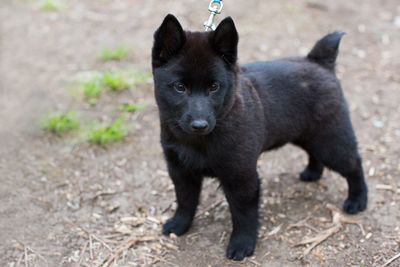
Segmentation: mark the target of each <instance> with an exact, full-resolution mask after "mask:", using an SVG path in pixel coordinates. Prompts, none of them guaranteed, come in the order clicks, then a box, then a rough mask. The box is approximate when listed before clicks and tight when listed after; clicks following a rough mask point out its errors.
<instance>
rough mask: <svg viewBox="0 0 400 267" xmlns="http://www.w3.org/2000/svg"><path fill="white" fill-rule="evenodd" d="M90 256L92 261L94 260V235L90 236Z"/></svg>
mask: <svg viewBox="0 0 400 267" xmlns="http://www.w3.org/2000/svg"><path fill="white" fill-rule="evenodd" d="M89 256H90V259H91V260H93V240H92V235H89Z"/></svg>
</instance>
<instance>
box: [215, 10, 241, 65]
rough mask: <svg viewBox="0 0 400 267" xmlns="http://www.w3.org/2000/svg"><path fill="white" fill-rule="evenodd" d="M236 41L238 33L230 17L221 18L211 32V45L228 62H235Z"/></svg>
mask: <svg viewBox="0 0 400 267" xmlns="http://www.w3.org/2000/svg"><path fill="white" fill-rule="evenodd" d="M238 42H239V35H238V33H237V31H236V27H235V23H234V22H233V20H232V18H231V17H227V18H225V19H223V20H222V21H221V23H220V24H219V25H218V27H217V28H216V29H215V31H214V32H212V33H211V43H212V46H213V47H214V49H215V50H216V51H217V53H218V54H219V55H220V56H221V57H222V58H223V59H224V60H225V61H227V62H228V63H230V64H235V63H236V60H237V46H238Z"/></svg>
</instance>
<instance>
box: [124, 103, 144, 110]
mask: <svg viewBox="0 0 400 267" xmlns="http://www.w3.org/2000/svg"><path fill="white" fill-rule="evenodd" d="M145 108H146V104H131V103H124V104H122V105H121V106H120V110H121V111H124V112H135V111H138V110H143V109H145Z"/></svg>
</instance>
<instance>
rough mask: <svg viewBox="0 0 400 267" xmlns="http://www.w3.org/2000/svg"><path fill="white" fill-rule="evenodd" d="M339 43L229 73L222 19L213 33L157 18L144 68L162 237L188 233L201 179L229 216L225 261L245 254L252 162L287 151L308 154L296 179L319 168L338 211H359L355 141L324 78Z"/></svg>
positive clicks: (332, 83) (254, 186)
mask: <svg viewBox="0 0 400 267" xmlns="http://www.w3.org/2000/svg"><path fill="white" fill-rule="evenodd" d="M342 35H343V34H342V33H332V34H329V35H327V36H326V37H324V38H322V39H321V40H320V41H318V42H317V44H316V45H315V47H314V48H313V49H312V51H311V52H310V54H309V55H308V56H307V57H305V58H292V59H281V60H275V61H267V62H257V63H253V64H248V65H244V66H241V67H239V66H238V65H237V63H236V61H237V44H238V39H239V38H238V33H237V31H236V28H235V25H234V23H233V20H232V19H231V18H229V17H228V18H226V19H224V20H223V21H222V22H221V23H220V25H219V26H218V27H217V29H216V30H215V31H214V32H184V31H183V30H182V27H181V26H180V24H179V22H178V20H177V19H176V18H175V17H174V16H172V15H168V16H167V17H166V18H165V20H164V22H163V23H162V25H161V26H160V28H159V29H158V30H157V31H156V33H155V35H154V46H153V51H152V52H153V53H152V66H153V74H154V83H155V97H156V101H157V104H158V107H159V112H160V123H161V144H162V148H163V151H164V154H165V158H166V161H167V165H168V171H169V174H170V176H171V179H172V181H173V183H174V185H175V192H176V198H177V202H178V208H177V211H176V213H175V215H174V216H173V217H172V218H171V219H170V220H169V221H167V222H166V223H165V225H164V228H163V233H164V234H169V233H175V234H177V235H182V234H184V233H185V232H187V231H188V229H189V227H190V225H191V223H192V220H193V217H194V215H195V212H196V207H197V204H198V201H199V195H200V191H201V184H202V179H203V177H205V176H210V177H217V178H218V179H219V181H220V183H221V186H222V189H223V191H224V193H225V195H226V198H227V200H228V203H229V207H230V211H231V214H232V224H233V231H232V235H231V237H230V241H229V245H228V249H227V257H228V258H230V259H234V260H242V259H243V258H244V257H246V256H249V255H251V254H252V253H253V251H254V248H255V245H256V239H257V228H258V202H259V194H260V181H259V177H258V173H257V168H256V164H257V159H258V157H259V155H260V154H261V153H262V152H263V151H267V150H271V149H275V148H278V147H281V146H283V145H285V144H287V143H292V144H295V145H297V146H299V147H301V148H303V149H304V150H305V151H306V152H307V153H308V155H309V164H308V166H307V167H306V169H305V170H304V171H303V172H302V173H301V175H300V179H301V180H303V181H315V180H318V179H320V177H321V175H322V172H323V168H324V166H325V167H328V168H330V169H332V170H334V171H336V172H338V173H340V174H341V175H342V176H344V177H345V178H346V179H347V182H348V185H349V194H348V198H347V200H346V201H345V203H344V207H343V208H344V210H345V211H346V212H347V213H351V214H353V213H357V212H359V211H362V210H364V209H365V208H366V206H367V185H366V183H365V181H364V176H363V170H362V165H361V158H360V156H359V154H358V151H357V142H356V137H355V135H354V133H353V128H352V125H351V121H350V117H349V111H348V108H347V104H346V101H345V99H344V97H343V93H342V89H341V86H340V82H339V81H338V79H337V78H336V76H335V74H334V66H335V59H336V56H337V53H338V46H339V42H340V39H341V37H342ZM198 125H200V127H198Z"/></svg>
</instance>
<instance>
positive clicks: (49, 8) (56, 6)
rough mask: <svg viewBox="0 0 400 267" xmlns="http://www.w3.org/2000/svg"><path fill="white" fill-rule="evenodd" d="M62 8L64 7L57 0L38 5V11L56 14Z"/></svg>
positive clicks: (49, 0) (44, 1) (45, 0)
mask: <svg viewBox="0 0 400 267" xmlns="http://www.w3.org/2000/svg"><path fill="white" fill-rule="evenodd" d="M64 8H65V6H64V5H63V4H62V3H61V2H60V1H58V0H43V1H41V3H40V10H42V11H46V12H57V11H61V10H63V9H64Z"/></svg>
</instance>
